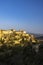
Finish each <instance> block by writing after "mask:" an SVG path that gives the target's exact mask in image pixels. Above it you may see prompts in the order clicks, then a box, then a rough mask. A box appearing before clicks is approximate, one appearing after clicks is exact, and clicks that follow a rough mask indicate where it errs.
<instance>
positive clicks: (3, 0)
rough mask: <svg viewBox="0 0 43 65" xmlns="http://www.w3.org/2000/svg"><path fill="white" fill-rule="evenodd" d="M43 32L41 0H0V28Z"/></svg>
mask: <svg viewBox="0 0 43 65" xmlns="http://www.w3.org/2000/svg"><path fill="white" fill-rule="evenodd" d="M11 28H13V29H16V30H19V29H24V30H26V31H28V32H31V33H43V0H0V29H11Z"/></svg>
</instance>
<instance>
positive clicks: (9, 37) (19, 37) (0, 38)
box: [0, 29, 37, 46]
mask: <svg viewBox="0 0 43 65" xmlns="http://www.w3.org/2000/svg"><path fill="white" fill-rule="evenodd" d="M36 42H37V40H36V39H35V37H34V35H31V34H28V33H26V31H23V30H19V31H16V30H13V29H11V30H0V46H2V45H3V44H6V45H10V46H12V45H17V44H18V45H19V44H20V45H22V46H23V45H24V44H27V43H36Z"/></svg>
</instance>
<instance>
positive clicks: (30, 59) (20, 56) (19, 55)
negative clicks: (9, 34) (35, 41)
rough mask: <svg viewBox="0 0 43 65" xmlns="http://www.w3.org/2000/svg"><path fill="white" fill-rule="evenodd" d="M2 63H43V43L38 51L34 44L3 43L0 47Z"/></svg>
mask: <svg viewBox="0 0 43 65" xmlns="http://www.w3.org/2000/svg"><path fill="white" fill-rule="evenodd" d="M0 65H43V45H40V47H39V52H38V53H36V52H35V50H34V49H33V48H32V45H28V46H23V47H21V46H20V45H15V46H13V47H11V46H8V47H7V45H5V44H3V46H1V47H0Z"/></svg>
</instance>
